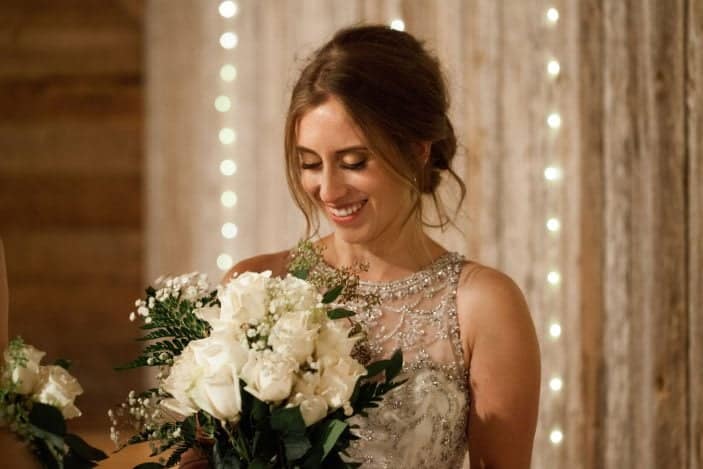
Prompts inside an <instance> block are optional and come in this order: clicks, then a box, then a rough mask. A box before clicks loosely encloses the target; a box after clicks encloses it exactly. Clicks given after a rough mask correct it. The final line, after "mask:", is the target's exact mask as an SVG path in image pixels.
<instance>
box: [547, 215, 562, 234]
mask: <svg viewBox="0 0 703 469" xmlns="http://www.w3.org/2000/svg"><path fill="white" fill-rule="evenodd" d="M560 228H561V222H560V221H559V219H558V218H550V219H549V220H547V229H548V230H549V231H551V232H556V231H559V229H560Z"/></svg>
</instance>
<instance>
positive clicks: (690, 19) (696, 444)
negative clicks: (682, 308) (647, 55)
mask: <svg viewBox="0 0 703 469" xmlns="http://www.w3.org/2000/svg"><path fill="white" fill-rule="evenodd" d="M686 5H687V6H688V9H687V11H686V26H685V31H686V45H685V48H686V57H685V59H686V83H685V87H686V135H687V141H686V157H687V162H688V168H686V171H687V177H686V180H687V186H688V187H687V190H688V194H687V196H688V213H687V226H688V260H687V261H688V262H687V263H688V320H689V327H688V345H689V347H688V377H689V380H690V382H689V389H688V405H689V422H688V445H689V456H688V460H689V464H688V467H689V468H690V469H703V273H702V272H701V271H702V270H703V2H699V1H694V0H689V1H688V2H686Z"/></svg>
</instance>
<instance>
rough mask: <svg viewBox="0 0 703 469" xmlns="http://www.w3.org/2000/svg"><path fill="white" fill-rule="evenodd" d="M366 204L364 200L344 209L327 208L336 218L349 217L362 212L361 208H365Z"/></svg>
mask: <svg viewBox="0 0 703 469" xmlns="http://www.w3.org/2000/svg"><path fill="white" fill-rule="evenodd" d="M365 204H366V201H365V200H362V201H361V202H357V203H355V204H353V205H348V206H346V207H344V208H332V207H327V209H328V210H329V211H330V213H331V214H332V215H334V216H335V217H348V216H351V215H354V214H355V213H356V212H358V211H359V210H361V207H363V206H364V205H365Z"/></svg>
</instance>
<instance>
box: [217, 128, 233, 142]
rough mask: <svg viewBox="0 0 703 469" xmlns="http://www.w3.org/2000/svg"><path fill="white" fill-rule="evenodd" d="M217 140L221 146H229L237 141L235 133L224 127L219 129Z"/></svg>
mask: <svg viewBox="0 0 703 469" xmlns="http://www.w3.org/2000/svg"><path fill="white" fill-rule="evenodd" d="M219 138H220V143H222V144H223V145H231V144H233V143H234V141H235V140H237V133H236V132H235V131H234V130H232V129H230V128H229V127H224V128H222V129H220V134H219Z"/></svg>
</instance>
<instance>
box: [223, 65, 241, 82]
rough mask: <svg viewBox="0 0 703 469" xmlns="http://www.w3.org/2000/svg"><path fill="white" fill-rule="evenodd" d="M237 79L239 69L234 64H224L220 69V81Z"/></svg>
mask: <svg viewBox="0 0 703 469" xmlns="http://www.w3.org/2000/svg"><path fill="white" fill-rule="evenodd" d="M235 78H237V67H235V66H234V65H232V64H224V65H223V66H222V67H220V79H221V80H222V81H228V82H229V81H234V79H235Z"/></svg>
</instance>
